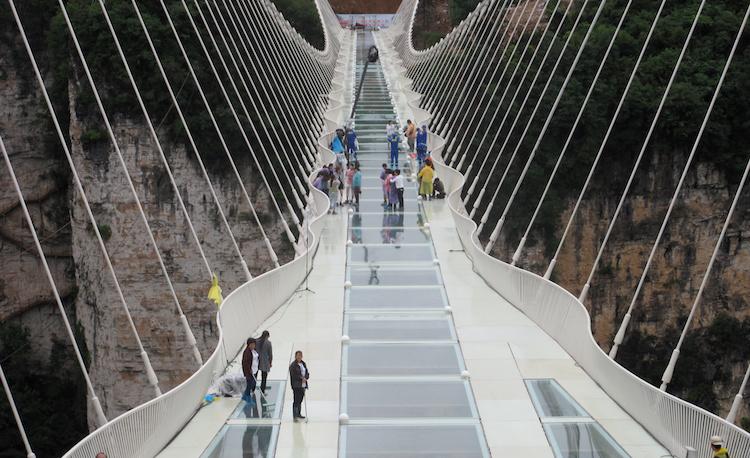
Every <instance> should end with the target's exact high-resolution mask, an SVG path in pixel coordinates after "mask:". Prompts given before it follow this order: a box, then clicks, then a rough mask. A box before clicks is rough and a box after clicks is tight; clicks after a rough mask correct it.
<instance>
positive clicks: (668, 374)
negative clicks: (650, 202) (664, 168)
mask: <svg viewBox="0 0 750 458" xmlns="http://www.w3.org/2000/svg"><path fill="white" fill-rule="evenodd" d="M748 15H750V5H748V7H747V8H746V9H745V15H744V17H743V19H742V24H741V25H740V29H739V31H738V32H737V36H736V37H735V39H734V44H733V45H732V49H731V51H730V52H729V56H728V57H727V61H726V62H725V64H724V68H723V69H722V71H721V77H720V78H719V82H718V83H717V85H716V88H715V89H714V92H713V95H712V96H711V102H710V103H709V105H708V109H707V110H706V114H705V116H704V117H703V121H702V123H701V126H700V129H699V130H698V135H697V137H696V138H695V141H694V142H693V147H692V149H691V150H690V154H689V155H688V159H687V161H686V163H685V167H684V168H683V170H682V175H681V176H680V180H679V181H678V182H677V187H676V188H675V191H674V194H673V195H672V199H671V200H670V202H669V207H668V208H667V213H666V214H665V215H664V220H663V221H662V224H661V227H660V228H659V233H658V235H657V236H656V240H654V244H653V246H652V247H651V252H650V253H649V255H648V259H647V261H646V265H645V266H644V268H643V272H642V273H641V278H640V279H639V280H638V286H637V287H636V289H635V293H634V294H633V298H632V300H631V301H630V305H629V306H628V311H627V314H628V318H627V320H626V319H623V322H622V324H623V325H625V326H622V325H621V327H622V329H623V332H622V334H624V333H625V330H626V329H627V324H628V322H629V321H630V320H629V318H630V317H629V315H630V314H632V312H633V308H634V307H635V303H636V301H637V299H638V296H639V295H640V292H641V290H642V288H643V284H644V282H645V281H646V276H647V275H648V272H649V270H650V269H651V264H652V262H653V260H654V255H655V254H656V250H657V248H658V246H659V243H660V242H661V239H662V237H663V236H664V231H665V229H666V227H667V223H668V222H669V218H670V217H671V216H672V212H673V211H674V207H675V204H676V203H677V199H678V197H679V194H680V192H681V191H682V186H683V184H684V183H685V178H686V177H687V174H688V172H689V170H690V166H691V165H692V163H693V159H694V158H695V154H696V152H697V151H698V146H699V145H700V142H701V140H702V139H703V134H704V133H705V131H706V126H707V125H708V121H709V120H710V119H711V114H712V113H713V111H714V107H715V106H716V100H717V99H718V98H719V94H720V93H721V88H722V87H723V86H724V81H725V80H726V77H727V73H728V72H729V68H730V67H731V66H732V61H733V60H734V56H735V54H736V52H737V47H738V46H739V43H740V39H741V38H742V35H743V33H744V31H745V25H746V24H747V18H748ZM749 173H750V160H748V162H747V165H746V166H745V172H744V173H743V175H742V179H741V180H740V184H739V185H738V187H737V192H736V193H735V195H734V199H733V200H732V205H731V207H730V208H729V212H728V213H727V217H726V219H725V220H724V226H723V227H722V228H721V233H720V234H719V239H718V240H717V242H716V245H715V246H714V251H713V253H711V259H710V260H709V261H708V267H706V272H705V273H704V274H703V279H702V280H701V284H700V287H699V288H698V294H696V296H695V300H694V301H693V305H692V307H691V308H690V314H689V315H688V318H687V321H686V322H685V326H684V327H683V329H682V333H681V334H680V339H679V341H678V342H677V346H676V347H675V349H674V351H673V352H672V356H671V357H670V360H669V364H668V365H667V368H666V370H665V371H664V375H662V385H661V387H660V389H661V390H662V391H666V389H667V385H669V382H670V381H671V380H672V374H673V373H674V367H675V364H676V363H677V359H678V358H679V356H680V348H681V347H682V343H683V341H684V340H685V336H686V335H687V331H688V330H689V329H690V325H691V324H692V321H693V317H694V316H695V313H696V311H697V310H698V305H699V304H700V301H701V298H702V297H703V291H704V290H705V288H706V285H707V284H708V279H709V276H710V275H711V271H712V269H713V266H714V263H715V262H716V257H717V256H718V254H719V250H720V249H721V244H722V242H723V241H724V236H725V235H726V233H727V229H728V228H729V224H730V223H731V220H732V216H733V215H734V211H735V209H736V208H737V203H738V202H739V200H740V196H741V194H742V190H743V189H744V187H745V182H746V181H747V176H748V174H749ZM618 334H620V332H619V330H618ZM620 343H622V340H620ZM618 346H619V344H618ZM613 348H614V346H613ZM616 354H617V351H616V350H615V355H616Z"/></svg>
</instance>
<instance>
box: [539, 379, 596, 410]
mask: <svg viewBox="0 0 750 458" xmlns="http://www.w3.org/2000/svg"><path fill="white" fill-rule="evenodd" d="M526 387H527V389H528V390H529V394H531V400H532V402H533V403H534V408H535V409H536V412H537V414H539V416H540V417H542V418H545V417H588V414H587V413H586V411H585V410H583V408H582V407H581V406H579V405H578V403H577V402H576V401H575V399H573V398H572V397H571V396H570V395H569V394H568V393H567V392H566V391H565V390H564V389H563V387H561V386H560V384H559V383H557V381H556V380H553V379H537V380H534V379H532V380H526Z"/></svg>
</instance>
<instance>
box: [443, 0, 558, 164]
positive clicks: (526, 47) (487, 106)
mask: <svg viewBox="0 0 750 458" xmlns="http://www.w3.org/2000/svg"><path fill="white" fill-rule="evenodd" d="M560 1H561V0H557V2H556V4H555V8H554V10H553V11H557V8H558V6H559V5H560ZM539 5H541V1H539V2H537V3H536V6H535V8H539ZM528 16H529V18H528V20H527V21H526V24H525V25H524V29H523V32H525V31H526V30H528V28H529V24H530V23H531V18H532V17H533V15H532V14H529V15H528ZM543 17H544V14H539V17H538V18H537V21H536V23H535V24H534V27H533V28H532V32H531V35H530V36H529V38H528V40H526V44H525V45H524V47H523V52H522V53H521V56H520V57H519V58H518V61H517V62H516V65H515V67H514V69H513V73H512V74H511V75H510V78H509V79H508V81H507V83H506V84H504V85H502V86H505V89H504V90H503V95H502V97H501V98H500V101H499V102H498V110H499V107H500V106H502V104H503V102H504V101H505V96H506V94H508V91H509V90H510V87H511V84H512V83H513V80H514V79H515V77H516V73H517V72H518V69H519V68H520V67H521V64H522V63H523V60H524V58H525V57H526V53H527V52H528V50H529V48H530V47H531V43H532V41H533V40H534V37H535V36H536V32H537V30H538V28H539V24H541V21H542V18H543ZM550 22H551V21H548V22H547V26H546V27H545V28H544V33H545V34H546V32H547V30H548V29H549V24H550ZM544 36H545V35H544V34H542V38H541V39H544ZM519 43H520V38H519V40H518V41H516V44H515V46H514V47H513V52H512V53H511V55H510V57H509V58H508V59H507V62H506V64H505V66H504V67H503V71H502V73H501V74H500V78H499V79H497V83H496V84H495V85H494V88H493V90H492V94H491V95H490V98H489V100H488V102H487V103H483V102H484V99H485V97H486V96H487V93H488V92H489V89H490V86H491V83H492V81H495V75H496V74H497V72H498V70H499V69H500V66H499V65H498V66H495V70H494V71H493V72H492V75H491V76H490V79H489V80H488V84H487V85H486V86H485V89H484V92H483V93H482V96H481V97H480V98H479V100H477V99H476V97H477V95H478V94H479V91H475V92H474V95H473V96H472V98H471V101H470V102H469V105H468V107H473V106H482V105H484V111H483V112H482V116H480V117H479V123H483V121H484V119H485V116H486V115H487V112H488V111H489V109H490V103H489V102H491V101H492V100H494V99H495V95H497V91H498V90H499V89H500V86H501V84H500V83H501V82H502V81H504V80H505V74H506V73H507V71H508V68H509V67H510V64H511V62H512V61H513V58H514V57H515V55H516V51H517V50H518V45H519ZM540 44H541V42H540ZM503 53H504V51H503ZM503 56H504V54H503ZM502 60H503V57H501V58H500V61H502ZM493 61H494V57H493V59H492V60H491V61H490V62H493ZM530 64H531V62H529V65H530ZM489 69H490V66H487V67H485V77H486V75H487V73H489ZM485 77H483V78H482V81H484V78H485ZM480 84H481V83H480ZM467 100H468V99H467ZM464 103H466V100H464ZM465 107H467V106H466V105H461V106H460V108H459V112H463V113H464V114H463V116H462V119H461V122H460V123H458V124H457V126H458V127H459V128H460V127H461V126H462V125H468V126H473V125H474V123H475V121H476V120H477V118H476V117H477V114H478V113H479V110H469V109H466V110H465V111H464V108H465ZM468 107H467V108H468ZM470 111H471V112H472V116H471V120H470V121H469V123H468V124H465V122H466V118H467V117H468V115H469V112H470ZM493 121H494V119H493ZM490 125H491V124H488V127H489V126H490ZM478 130H479V129H472V135H471V139H470V140H469V141H468V142H467V143H463V142H461V143H459V147H460V146H463V145H464V144H465V145H466V147H467V148H466V149H468V147H470V146H471V143H472V142H473V141H474V138H476V134H477V131H478ZM457 138H458V137H455V138H454V139H453V140H452V141H451V144H450V145H449V146H448V148H449V149H453V144H454V143H455V142H456V140H457ZM466 149H465V150H464V154H461V153H460V148H456V154H455V155H454V160H455V158H458V157H460V159H459V161H458V164H457V165H456V166H455V167H454V168H455V169H457V170H458V171H461V168H462V166H463V161H464V159H465V157H466V152H467V151H466ZM476 151H477V153H475V154H474V156H473V157H472V159H471V162H470V163H469V167H468V168H467V169H466V172H464V175H468V174H469V173H471V170H472V169H473V168H474V163H475V160H476V158H477V157H478V156H479V155H478V152H479V151H480V149H479V148H477V150H476ZM487 157H489V155H488V154H485V156H484V161H483V163H484V162H486V159H487ZM453 163H454V162H453V161H451V164H453ZM482 166H484V165H482Z"/></svg>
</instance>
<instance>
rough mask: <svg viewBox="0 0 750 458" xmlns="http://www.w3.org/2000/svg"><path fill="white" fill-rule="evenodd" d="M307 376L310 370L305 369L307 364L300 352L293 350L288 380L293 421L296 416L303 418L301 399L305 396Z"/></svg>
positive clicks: (308, 376)
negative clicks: (292, 397) (292, 394)
mask: <svg viewBox="0 0 750 458" xmlns="http://www.w3.org/2000/svg"><path fill="white" fill-rule="evenodd" d="M309 378H310V371H309V370H307V364H305V362H304V361H303V360H302V352H301V351H299V350H297V351H296V352H294V361H292V364H290V365H289V382H290V383H291V385H292V392H293V393H294V401H293V403H292V415H293V416H294V419H295V421H296V420H297V419H298V418H299V419H302V420H304V418H305V417H303V416H302V400H303V399H304V398H305V390H306V389H307V379H309ZM305 413H307V412H305Z"/></svg>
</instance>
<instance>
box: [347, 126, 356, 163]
mask: <svg viewBox="0 0 750 458" xmlns="http://www.w3.org/2000/svg"><path fill="white" fill-rule="evenodd" d="M357 146H358V145H357V133H356V132H354V129H352V128H351V127H348V128H347V129H346V152H347V153H348V155H349V157H348V159H349V161H356V160H357V149H358V147H357Z"/></svg>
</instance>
